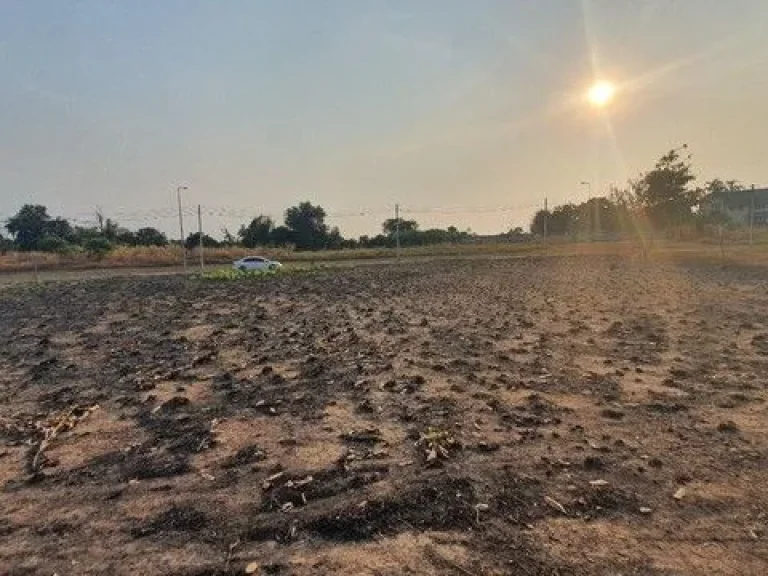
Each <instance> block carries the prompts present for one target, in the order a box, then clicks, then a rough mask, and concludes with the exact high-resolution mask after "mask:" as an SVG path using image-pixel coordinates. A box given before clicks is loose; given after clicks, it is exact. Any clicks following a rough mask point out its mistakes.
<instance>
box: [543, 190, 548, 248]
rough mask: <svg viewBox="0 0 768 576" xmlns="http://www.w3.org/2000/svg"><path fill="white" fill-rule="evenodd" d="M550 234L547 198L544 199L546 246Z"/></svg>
mask: <svg viewBox="0 0 768 576" xmlns="http://www.w3.org/2000/svg"><path fill="white" fill-rule="evenodd" d="M548 233H549V209H548V208H547V198H546V197H544V244H545V245H546V243H547V234H548Z"/></svg>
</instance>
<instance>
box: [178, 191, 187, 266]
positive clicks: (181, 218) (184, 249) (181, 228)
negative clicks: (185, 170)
mask: <svg viewBox="0 0 768 576" xmlns="http://www.w3.org/2000/svg"><path fill="white" fill-rule="evenodd" d="M182 190H189V188H188V187H186V186H177V187H176V200H177V201H178V203H179V233H180V234H181V254H182V259H183V261H184V274H186V273H187V247H186V246H184V216H183V215H182V212H181V191H182Z"/></svg>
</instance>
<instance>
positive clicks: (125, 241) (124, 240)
mask: <svg viewBox="0 0 768 576" xmlns="http://www.w3.org/2000/svg"><path fill="white" fill-rule="evenodd" d="M105 238H106V237H105ZM107 240H109V239H108V238H107ZM112 242H113V243H114V244H120V245H122V246H136V244H137V242H136V232H132V231H131V230H126V229H125V228H118V229H117V232H115V237H114V239H113V240H112Z"/></svg>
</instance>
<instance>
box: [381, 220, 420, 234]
mask: <svg viewBox="0 0 768 576" xmlns="http://www.w3.org/2000/svg"><path fill="white" fill-rule="evenodd" d="M398 222H399V223H400V227H399V230H400V234H408V233H409V232H416V231H417V230H418V229H419V223H418V222H416V220H403V219H402V218H399V219H398V218H389V219H387V220H384V222H383V223H382V225H381V230H382V232H384V234H386V235H387V236H393V235H394V234H395V233H396V232H397V230H398Z"/></svg>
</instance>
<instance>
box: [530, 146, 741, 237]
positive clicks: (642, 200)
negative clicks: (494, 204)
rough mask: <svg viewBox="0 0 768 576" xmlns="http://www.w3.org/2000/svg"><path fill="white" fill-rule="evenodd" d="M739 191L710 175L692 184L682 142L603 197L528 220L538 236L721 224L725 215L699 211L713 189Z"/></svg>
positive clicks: (735, 183)
mask: <svg viewBox="0 0 768 576" xmlns="http://www.w3.org/2000/svg"><path fill="white" fill-rule="evenodd" d="M738 190H744V186H743V185H742V184H741V183H739V182H738V181H737V180H727V181H723V180H720V179H714V180H711V181H709V182H706V183H705V184H704V185H703V186H696V176H695V175H694V173H693V167H692V164H691V156H690V155H689V154H687V146H686V145H683V146H682V147H681V148H678V149H674V150H671V151H669V152H667V153H666V154H664V155H663V156H662V157H661V158H660V159H659V160H658V161H657V162H656V164H655V166H654V167H653V169H651V170H649V171H648V172H645V173H643V174H641V175H640V176H639V177H638V178H637V179H635V180H630V181H629V182H628V183H627V186H626V187H625V188H623V189H620V188H612V189H611V191H610V193H609V195H608V196H600V197H595V198H590V199H589V200H587V201H586V202H581V203H579V204H573V203H567V204H562V205H560V206H556V207H555V208H553V209H552V210H539V211H538V212H537V213H536V214H535V215H534V217H533V221H532V222H531V227H530V229H531V233H532V234H534V235H537V236H544V235H545V234H546V235H550V236H571V237H577V236H581V235H585V234H589V235H596V234H601V235H609V236H610V235H619V234H623V233H632V232H634V231H636V230H637V229H638V227H643V228H646V229H650V230H656V231H664V230H669V229H673V228H677V227H680V226H695V227H697V228H699V229H702V228H704V227H706V226H707V225H712V224H717V225H720V224H726V223H727V218H726V216H725V215H724V214H721V213H717V212H712V211H704V210H701V206H702V203H703V202H704V201H705V200H706V199H707V197H708V196H710V195H711V194H714V193H720V192H729V191H738Z"/></svg>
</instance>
